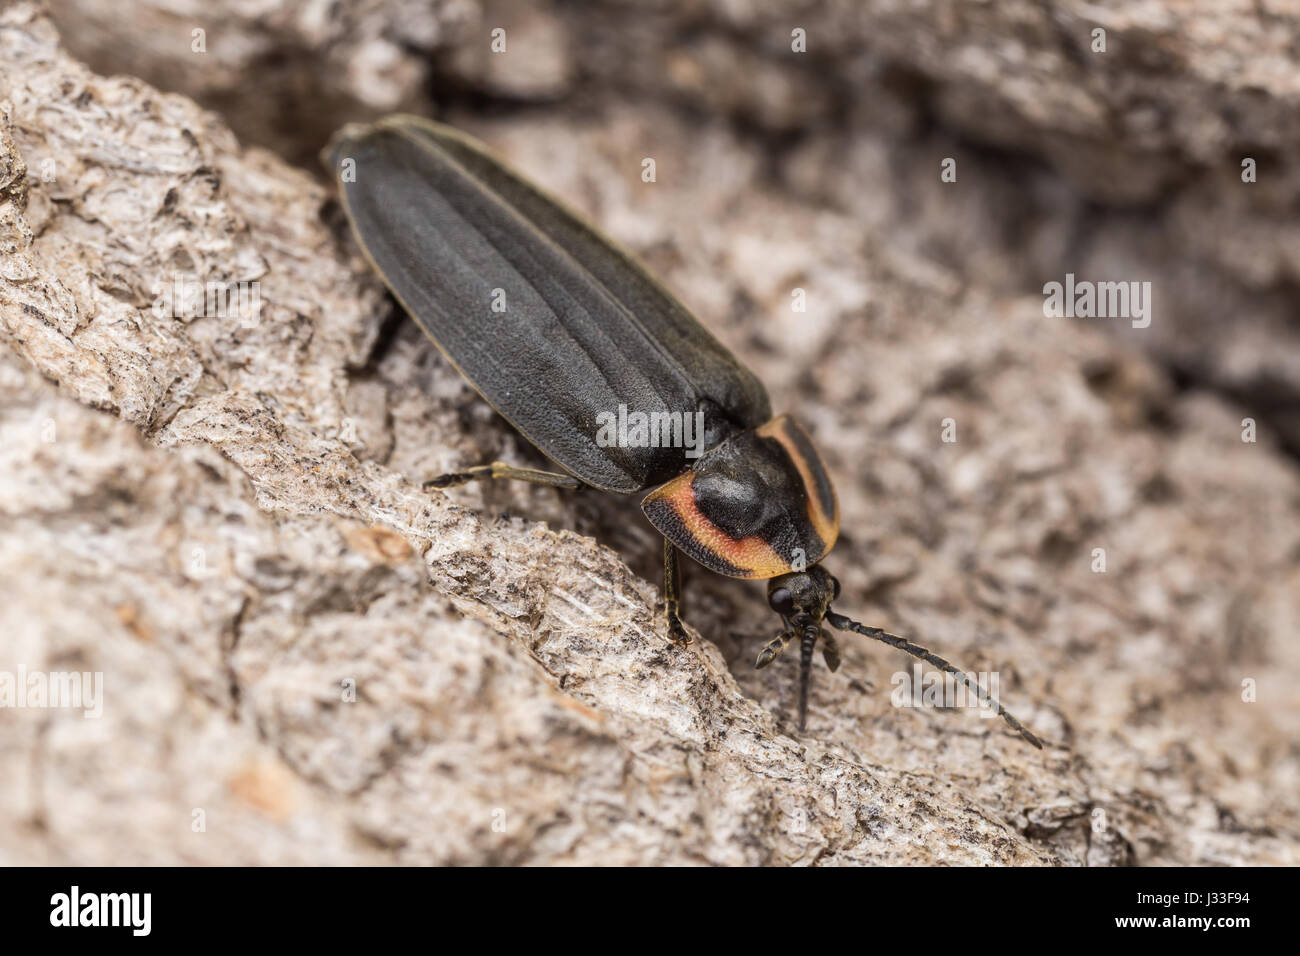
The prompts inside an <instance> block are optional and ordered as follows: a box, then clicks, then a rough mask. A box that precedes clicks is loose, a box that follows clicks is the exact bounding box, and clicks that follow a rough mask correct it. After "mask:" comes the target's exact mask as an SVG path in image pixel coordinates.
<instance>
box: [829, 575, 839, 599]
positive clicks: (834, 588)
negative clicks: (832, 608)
mask: <svg viewBox="0 0 1300 956" xmlns="http://www.w3.org/2000/svg"><path fill="white" fill-rule="evenodd" d="M839 596H840V579H839V578H836V577H832V578H831V600H832V601H834V600H835V599H836V598H837V597H839Z"/></svg>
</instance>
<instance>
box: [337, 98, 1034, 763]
mask: <svg viewBox="0 0 1300 956" xmlns="http://www.w3.org/2000/svg"><path fill="white" fill-rule="evenodd" d="M322 158H323V160H324V162H325V163H326V165H327V166H328V167H329V168H330V169H331V170H333V171H335V173H336V174H337V176H338V180H339V184H340V194H341V198H342V204H343V208H344V210H345V211H346V213H347V217H348V220H349V222H350V224H351V226H352V231H353V234H354V236H355V237H356V239H357V242H358V244H359V245H360V247H361V249H362V251H363V252H364V254H365V256H366V257H367V259H368V260H369V261H370V264H371V265H372V266H373V268H374V269H375V271H376V272H377V273H378V274H379V276H380V277H381V278H382V279H383V281H384V283H385V284H386V285H387V286H388V288H389V290H390V291H391V292H392V293H393V295H394V296H395V297H396V298H397V300H398V301H399V302H400V303H401V305H402V307H403V308H404V309H405V310H406V311H407V313H408V314H409V315H410V316H411V318H412V319H414V320H415V322H416V323H417V324H418V325H419V326H420V328H421V329H423V330H424V332H425V333H426V334H427V335H428V336H429V338H430V339H431V340H432V341H433V342H434V344H435V345H436V346H437V347H438V349H439V350H440V351H441V352H442V353H443V354H444V355H445V356H446V357H447V359H448V360H449V361H450V362H451V363H452V364H453V365H454V366H455V367H456V369H457V370H458V371H459V372H460V373H461V374H462V375H463V376H464V377H465V378H466V379H467V380H468V381H469V382H470V384H471V385H473V386H474V388H475V389H476V390H477V391H478V392H479V394H481V395H482V396H483V398H484V399H485V400H487V402H488V403H489V404H491V406H492V407H493V408H494V409H496V411H497V412H498V413H500V414H501V416H502V417H503V418H505V419H506V420H507V421H508V422H509V423H510V424H511V425H512V426H513V427H514V428H516V429H517V430H518V431H519V432H520V433H521V434H522V435H523V436H524V437H525V438H526V439H528V441H529V442H531V443H532V444H533V445H534V446H536V447H537V448H538V449H539V450H540V451H541V452H542V453H543V454H545V455H546V456H547V457H548V458H549V459H551V460H552V461H553V462H555V464H556V465H558V466H559V468H560V469H562V471H560V472H548V471H540V470H537V469H528V468H517V467H514V466H511V465H507V464H504V463H501V462H494V463H492V464H490V465H480V466H477V467H474V468H470V469H467V470H466V471H462V472H456V473H454V474H451V475H443V476H440V477H438V478H434V479H431V480H430V481H428V482H425V484H426V486H430V487H442V488H445V487H448V486H451V485H455V484H460V483H463V482H466V481H473V480H476V479H481V478H517V479H523V480H528V481H536V482H541V483H544V484H550V485H554V486H557V487H568V488H576V487H580V486H582V485H587V486H590V487H593V488H597V489H599V490H602V491H607V492H613V493H616V494H644V499H643V501H642V510H643V511H644V513H645V515H646V517H647V518H648V519H649V520H650V523H651V524H652V525H654V527H655V528H656V529H657V530H658V531H659V532H660V533H661V534H663V535H664V540H665V543H664V592H665V611H666V615H667V618H668V630H669V635H670V636H671V637H672V638H673V639H675V640H682V641H684V640H687V639H688V638H687V636H686V632H685V630H684V629H683V628H682V626H681V623H680V619H679V611H678V609H679V602H680V593H679V581H678V579H679V565H678V558H677V552H678V551H679V550H680V551H683V552H685V553H686V554H687V555H689V556H690V557H691V558H692V559H694V560H695V561H697V562H698V563H700V564H702V565H703V566H704V567H706V568H708V569H709V570H711V571H714V572H716V573H718V574H723V575H727V576H729V577H736V578H750V579H766V580H768V582H769V584H768V595H769V602H770V603H771V605H772V607H773V609H774V610H776V612H777V613H778V614H779V615H780V616H781V619H782V623H783V628H782V632H781V635H780V636H779V637H778V638H777V639H776V640H775V641H773V642H772V643H770V644H768V645H767V647H766V648H764V650H763V652H762V653H761V654H760V655H759V659H758V666H759V667H763V666H766V665H767V664H768V663H770V662H771V661H772V660H774V659H775V658H776V656H777V655H778V654H779V653H780V652H781V651H782V650H783V649H784V648H785V646H786V644H788V643H789V642H790V641H791V640H793V639H794V638H796V637H798V638H799V639H800V649H801V660H800V699H799V729H800V730H801V731H802V730H803V729H804V728H805V725H806V719H807V687H808V674H809V669H810V662H811V659H812V654H813V650H814V647H815V645H816V644H817V642H818V640H819V639H820V640H821V641H822V652H823V656H824V658H825V660H826V663H827V665H828V666H829V667H830V668H831V670H834V669H835V668H836V667H838V666H839V649H838V647H837V646H836V644H835V641H834V638H833V637H832V636H831V634H830V633H829V632H828V631H825V630H824V629H823V628H822V624H823V623H829V624H830V625H831V626H832V627H835V628H838V629H840V630H849V631H854V632H856V633H859V634H863V635H865V636H867V637H872V638H874V639H876V640H880V641H883V642H885V643H887V644H890V645H891V646H894V647H897V648H899V649H900V650H903V651H905V652H907V653H909V654H912V655H913V656H916V657H920V658H921V659H923V660H927V661H929V662H931V663H934V664H936V666H940V667H943V668H944V669H945V670H946V671H948V673H950V674H953V675H954V676H956V677H957V678H958V679H960V680H963V681H965V682H966V684H967V686H968V687H970V688H971V690H973V691H975V693H976V695H977V696H978V697H979V698H980V700H982V701H985V702H986V703H988V704H990V705H991V706H995V707H996V708H997V710H998V713H1000V714H1002V716H1003V717H1004V718H1005V719H1006V720H1007V721H1008V722H1009V723H1010V724H1011V726H1013V727H1014V728H1015V729H1017V730H1018V731H1019V732H1020V733H1021V734H1022V735H1023V736H1024V737H1025V739H1026V740H1028V741H1029V742H1030V743H1032V744H1034V745H1035V746H1041V744H1040V743H1039V741H1038V739H1037V738H1036V737H1034V735H1033V734H1031V733H1029V731H1027V730H1025V729H1024V728H1023V727H1021V726H1020V724H1019V722H1018V721H1016V719H1015V718H1014V717H1012V716H1011V715H1010V714H1008V713H1007V712H1006V711H1004V710H1002V708H1001V705H1000V704H997V702H996V701H993V700H992V699H991V698H989V695H988V694H987V693H986V692H984V691H983V690H982V688H979V686H978V685H977V684H975V683H974V682H972V681H971V680H970V679H969V678H967V677H966V676H965V675H964V674H962V673H961V672H960V671H957V670H956V668H954V667H952V665H950V664H948V663H947V662H946V661H942V660H941V659H940V658H937V657H935V656H934V655H932V654H930V652H929V651H926V650H925V649H924V648H920V647H917V645H915V644H912V643H910V642H908V641H905V640H904V639H902V638H899V637H896V636H895V635H892V634H887V633H886V632H884V631H880V630H879V629H876V628H869V627H866V626H864V625H860V624H857V623H856V622H853V621H850V620H849V619H848V618H845V617H842V616H841V615H838V614H836V613H835V612H834V611H833V610H832V609H831V602H832V601H833V600H835V599H836V598H837V597H838V595H839V585H838V582H836V581H835V579H834V578H833V577H832V576H831V575H830V573H829V572H827V571H826V570H825V569H824V568H822V567H821V566H820V564H818V562H820V561H821V560H822V559H823V558H824V557H825V556H826V555H827V554H828V553H829V552H830V550H831V548H832V547H834V545H835V540H836V537H837V536H838V534H839V505H838V503H837V501H836V498H835V490H834V487H833V486H832V484H831V480H830V477H829V474H828V472H827V470H826V467H825V465H824V464H823V462H822V460H821V457H820V456H819V455H818V453H817V450H816V449H815V447H814V446H813V444H812V441H811V439H810V438H809V437H808V435H807V434H806V433H805V432H804V430H803V429H802V428H801V427H800V426H799V425H798V424H797V423H796V422H795V421H794V419H792V418H790V417H789V416H788V415H779V416H776V417H773V415H772V409H771V403H770V401H769V399H768V395H767V390H766V389H765V388H764V387H763V384H762V383H761V382H760V381H759V380H758V378H757V377H756V376H755V375H754V374H753V372H751V371H750V370H749V369H747V368H746V367H745V366H744V365H743V364H741V363H740V362H739V361H738V360H737V359H736V357H735V356H734V355H732V354H731V352H729V351H728V350H727V349H726V347H724V346H723V345H722V344H721V343H720V342H718V340H717V339H715V338H714V337H713V336H712V335H710V334H709V332H708V331H707V330H706V329H705V328H704V326H702V325H701V324H700V323H699V322H698V321H697V320H696V318H695V317H694V316H693V315H692V314H691V313H690V312H689V311H688V310H687V309H686V307H685V306H683V305H682V304H681V303H680V302H679V301H678V300H677V299H676V298H675V297H674V296H673V295H672V293H670V292H669V291H668V290H667V289H665V288H664V286H663V285H661V284H660V283H659V281H658V280H656V279H655V278H654V277H653V276H652V275H651V274H650V273H649V271H647V270H646V269H645V267H644V266H642V265H641V264H640V263H639V262H637V260H636V259H635V258H633V257H632V256H631V255H630V254H629V253H627V252H625V251H624V250H622V249H621V248H620V247H618V246H617V245H616V244H615V243H613V242H612V241H611V240H609V239H608V238H606V237H605V236H603V235H602V234H601V233H600V232H598V231H597V230H596V228H595V227H594V226H592V225H590V224H589V223H587V222H586V221H585V220H584V219H583V218H582V217H581V216H579V215H578V214H577V213H575V212H573V211H571V210H570V209H568V208H567V207H566V206H564V205H563V204H562V203H560V202H559V201H558V200H556V199H554V198H552V197H550V196H548V195H547V194H546V193H545V192H543V191H542V190H541V189H539V188H538V187H536V186H535V185H533V184H532V183H530V182H528V181H527V180H526V179H524V178H523V177H522V176H521V175H519V174H518V173H516V172H514V171H513V170H511V169H510V168H509V167H508V166H506V165H505V164H504V163H503V162H502V161H501V160H499V159H497V158H496V157H495V156H493V155H492V154H491V153H490V152H489V151H488V150H487V149H486V148H485V147H484V146H483V145H482V144H481V143H479V142H477V141H476V140H474V139H472V138H471V137H469V136H467V135H466V134H464V133H462V132H460V131H458V130H455V129H452V128H451V127H448V126H444V125H441V124H438V123H434V122H432V121H429V120H425V119H420V118H418V117H413V116H402V115H396V116H389V117H386V118H384V119H381V120H379V121H378V122H376V123H374V124H372V125H350V126H346V127H344V128H343V129H342V130H340V131H339V132H338V133H337V134H336V135H335V137H334V139H333V141H332V142H331V143H330V145H329V146H328V147H327V148H326V150H325V151H324V153H323V154H322Z"/></svg>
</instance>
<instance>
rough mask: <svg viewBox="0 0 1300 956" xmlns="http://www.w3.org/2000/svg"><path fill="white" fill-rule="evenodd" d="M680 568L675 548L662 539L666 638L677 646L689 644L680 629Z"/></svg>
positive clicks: (687, 636) (687, 637) (688, 636)
mask: <svg viewBox="0 0 1300 956" xmlns="http://www.w3.org/2000/svg"><path fill="white" fill-rule="evenodd" d="M681 594H682V567H681V563H680V558H679V557H678V552H677V547H676V546H675V545H674V544H673V543H672V542H671V541H669V540H668V539H667V538H664V616H665V617H667V618H668V637H669V638H670V639H671V640H673V641H674V642H676V643H678V644H689V643H690V642H691V636H690V635H689V634H687V633H686V628H684V627H682V617H681V600H682V599H681Z"/></svg>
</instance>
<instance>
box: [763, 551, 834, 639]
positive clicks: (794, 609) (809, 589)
mask: <svg viewBox="0 0 1300 956" xmlns="http://www.w3.org/2000/svg"><path fill="white" fill-rule="evenodd" d="M839 596H840V582H839V581H837V580H835V578H834V576H833V575H832V574H831V573H830V572H829V571H827V570H826V569H825V568H823V567H822V566H821V565H820V564H814V565H813V566H812V567H811V568H809V569H808V570H807V571H793V572H791V573H790V574H781V575H778V576H777V577H774V578H770V579H769V580H768V582H767V603H768V604H769V605H770V606H771V608H772V610H773V611H776V613H777V614H780V615H781V619H782V620H783V621H785V624H786V627H787V628H797V629H799V630H803V629H804V628H807V627H817V626H818V625H819V624H821V621H822V618H823V617H825V616H826V612H827V611H828V610H829V609H830V606H831V601H833V600H835V599H836V598H837V597H839Z"/></svg>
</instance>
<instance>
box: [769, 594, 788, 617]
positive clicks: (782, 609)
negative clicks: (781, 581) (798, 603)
mask: <svg viewBox="0 0 1300 956" xmlns="http://www.w3.org/2000/svg"><path fill="white" fill-rule="evenodd" d="M767 603H768V604H770V605H772V610H773V611H776V613H777V614H793V613H794V596H793V595H792V594H791V593H790V591H789V589H787V588H777V589H776V590H775V591H773V592H772V593H771V594H769V595H768V596H767Z"/></svg>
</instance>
